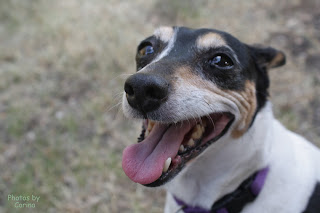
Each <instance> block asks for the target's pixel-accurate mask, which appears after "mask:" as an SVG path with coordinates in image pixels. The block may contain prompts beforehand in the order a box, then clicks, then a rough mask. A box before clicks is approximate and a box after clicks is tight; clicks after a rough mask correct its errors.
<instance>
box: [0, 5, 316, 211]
mask: <svg viewBox="0 0 320 213" xmlns="http://www.w3.org/2000/svg"><path fill="white" fill-rule="evenodd" d="M319 11H320V1H318V0H286V1H277V0H270V1H263V0H258V1H254V0H250V1H249V0H248V1H232V0H225V1H218V0H213V1H209V0H198V1H192V0H185V1H178V0H162V1H161V0H150V1H142V0H136V1H124V0H91V1H84V0H68V1H64V0H55V1H50V0H24V1H20V0H0V49H1V51H0V168H1V172H0V212H71V213H76V212H107V213H108V212H137V213H138V212H151V213H153V212H154V213H159V212H162V207H163V202H164V195H165V194H164V192H163V191H161V190H149V189H146V188H144V187H141V186H139V185H137V184H135V183H132V182H131V181H130V180H129V179H128V178H127V177H126V176H125V174H124V173H123V171H122V169H121V153H122V150H123V149H124V147H125V146H126V145H129V144H131V143H134V142H136V138H137V136H138V134H139V128H140V124H139V123H137V122H134V121H128V120H127V119H125V118H124V117H123V115H122V113H121V107H120V102H121V95H122V92H123V83H124V81H125V79H126V77H127V76H128V75H129V74H131V73H134V72H135V63H134V56H135V51H136V45H137V44H138V42H139V41H140V40H142V39H143V38H145V37H146V36H148V35H150V34H151V33H152V32H153V30H154V29H155V28H156V27H158V26H161V25H184V26H188V27H193V28H198V27H208V28H216V29H220V30H223V31H227V32H230V33H231V34H233V35H235V36H236V37H237V38H239V39H240V40H241V41H243V42H246V43H249V44H253V43H261V44H264V45H269V46H273V47H276V48H278V49H281V50H283V51H284V52H285V53H286V55H287V65H286V66H284V67H281V68H279V69H276V70H271V71H270V76H271V91H270V93H271V98H270V99H271V101H272V102H273V105H274V111H275V115H276V117H277V118H278V119H280V120H281V122H282V123H284V124H285V125H286V126H287V127H288V128H289V129H291V130H293V131H295V132H298V133H299V134H302V135H304V136H305V137H306V138H307V139H309V140H310V141H313V142H314V143H315V144H317V145H318V146H319V145H320V98H319V97H320V71H319V69H320V68H319V67H320V12H319ZM8 195H15V196H19V195H22V196H23V195H24V196H31V195H36V196H40V199H39V201H38V202H36V203H35V205H36V206H35V208H16V207H14V205H15V202H14V201H12V200H8ZM30 202H31V201H30ZM22 203H23V202H22ZM31 203H32V202H31Z"/></svg>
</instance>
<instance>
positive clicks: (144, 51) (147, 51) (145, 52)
mask: <svg viewBox="0 0 320 213" xmlns="http://www.w3.org/2000/svg"><path fill="white" fill-rule="evenodd" d="M153 53H154V50H153V47H152V45H151V44H149V45H146V46H144V47H143V48H141V49H140V50H139V55H141V56H145V55H150V54H153Z"/></svg>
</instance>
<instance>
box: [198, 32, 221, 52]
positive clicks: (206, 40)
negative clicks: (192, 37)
mask: <svg viewBox="0 0 320 213" xmlns="http://www.w3.org/2000/svg"><path fill="white" fill-rule="evenodd" d="M196 45H197V48H198V49H208V48H211V47H221V46H226V45H227V44H226V41H225V40H224V39H223V38H222V37H221V36H220V35H219V34H217V33H213V32H210V33H207V34H205V35H202V36H200V37H199V38H198V39H197V41H196Z"/></svg>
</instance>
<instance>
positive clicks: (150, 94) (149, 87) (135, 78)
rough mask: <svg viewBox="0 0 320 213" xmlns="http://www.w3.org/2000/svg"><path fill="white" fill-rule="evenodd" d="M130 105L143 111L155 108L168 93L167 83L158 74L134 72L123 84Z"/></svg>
mask: <svg viewBox="0 0 320 213" xmlns="http://www.w3.org/2000/svg"><path fill="white" fill-rule="evenodd" d="M124 91H125V92H126V93H127V100H128V103H129V104H130V106H132V107H133V108H135V109H137V110H140V111H142V112H143V113H147V112H150V111H152V110H155V109H157V108H158V107H159V106H160V105H161V103H163V102H164V101H165V100H166V99H167V97H168V93H169V83H168V81H167V80H166V79H164V78H163V77H160V76H156V75H151V74H145V73H136V74H134V75H132V76H130V77H129V78H128V79H127V80H126V82H125V85H124Z"/></svg>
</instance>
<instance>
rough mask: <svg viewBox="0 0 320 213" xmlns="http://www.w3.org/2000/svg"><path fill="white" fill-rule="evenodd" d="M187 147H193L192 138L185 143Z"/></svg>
mask: <svg viewBox="0 0 320 213" xmlns="http://www.w3.org/2000/svg"><path fill="white" fill-rule="evenodd" d="M187 145H188V146H189V147H193V146H194V145H195V143H194V140H193V139H192V138H190V139H189V141H188V143H187Z"/></svg>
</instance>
